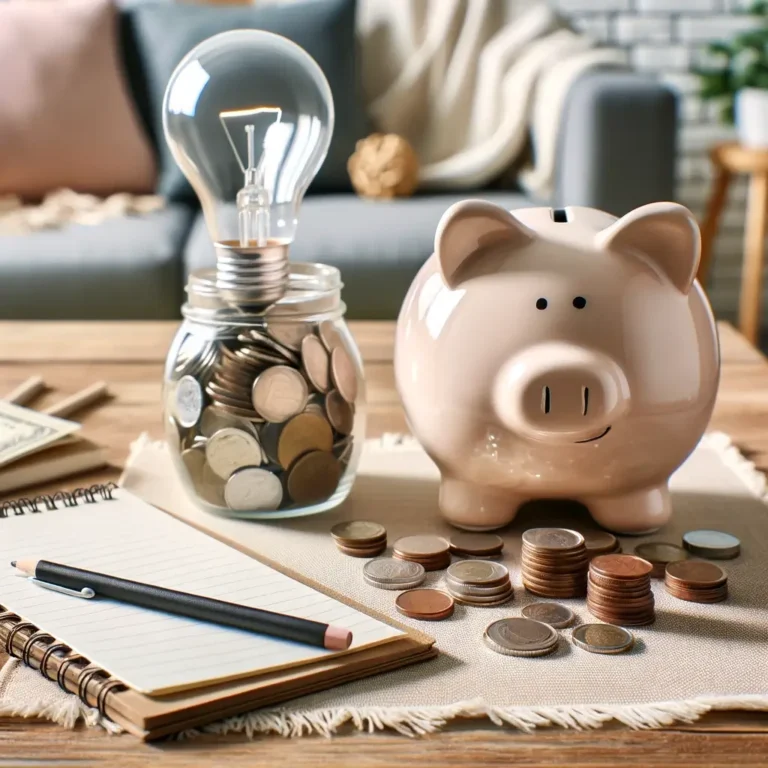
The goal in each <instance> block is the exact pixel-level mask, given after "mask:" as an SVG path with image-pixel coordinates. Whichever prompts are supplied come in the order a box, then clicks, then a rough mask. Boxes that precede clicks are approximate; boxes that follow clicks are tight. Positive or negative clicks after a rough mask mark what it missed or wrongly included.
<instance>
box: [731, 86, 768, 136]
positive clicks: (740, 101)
mask: <svg viewBox="0 0 768 768" xmlns="http://www.w3.org/2000/svg"><path fill="white" fill-rule="evenodd" d="M735 107H736V130H737V131H738V134H739V141H740V142H741V143H742V145H743V146H745V147H751V148H752V149H768V89H764V88H743V89H742V90H740V91H739V92H738V93H737V94H736V103H735Z"/></svg>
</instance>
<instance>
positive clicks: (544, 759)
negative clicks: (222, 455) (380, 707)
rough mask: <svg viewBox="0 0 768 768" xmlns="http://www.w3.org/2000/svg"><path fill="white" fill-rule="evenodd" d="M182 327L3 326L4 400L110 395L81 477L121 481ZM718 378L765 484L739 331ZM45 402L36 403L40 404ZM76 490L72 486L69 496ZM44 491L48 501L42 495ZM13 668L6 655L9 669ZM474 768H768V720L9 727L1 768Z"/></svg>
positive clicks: (378, 381)
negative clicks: (170, 735) (634, 725)
mask: <svg viewBox="0 0 768 768" xmlns="http://www.w3.org/2000/svg"><path fill="white" fill-rule="evenodd" d="M174 331H175V324H174V323H154V322H148V323H0V339H2V342H1V343H0V393H5V392H7V391H10V390H11V389H12V388H13V387H15V386H16V385H17V384H19V383H20V382H21V381H23V380H24V379H26V378H27V377H29V376H32V375H34V374H38V373H39V374H42V375H44V377H45V379H46V381H47V382H48V383H49V384H50V385H51V386H53V387H55V388H56V391H55V392H54V393H52V394H51V395H50V396H49V397H48V398H47V401H49V402H53V401H55V400H56V399H58V398H59V397H61V395H62V394H69V393H72V392H75V391H77V390H78V389H81V388H82V387H84V386H85V385H87V384H88V383H90V382H93V381H96V380H98V379H104V380H106V381H107V382H109V384H110V387H111V389H112V391H113V392H114V394H115V399H114V400H113V401H112V402H111V403H110V404H108V405H107V406H104V407H101V408H98V409H94V410H93V411H92V412H91V413H90V414H85V415H84V417H83V423H84V425H85V430H84V434H86V435H87V436H90V437H91V438H93V439H94V440H96V441H98V442H100V443H102V444H104V445H106V446H108V448H109V451H110V459H111V461H112V462H113V464H114V466H113V467H112V468H110V469H108V470H105V471H102V472H98V473H92V474H91V475H88V476H87V477H86V478H84V479H83V478H78V482H77V484H82V482H85V481H102V480H106V479H115V478H116V477H117V476H118V475H119V471H120V470H119V467H120V465H121V464H122V463H123V462H124V460H125V458H126V453H127V449H128V445H129V443H130V442H131V440H133V439H134V438H135V437H136V436H137V435H138V433H139V432H140V431H141V430H147V431H148V432H150V434H152V435H154V436H157V437H160V436H161V433H162V430H161V422H160V387H161V384H160V382H161V375H162V364H163V361H164V359H165V353H166V350H167V348H168V346H169V344H170V340H171V338H172V336H173V333H174ZM353 331H354V333H355V336H356V338H357V340H358V343H359V344H360V347H361V349H362V351H363V356H364V358H365V361H366V373H367V379H368V395H369V403H370V432H371V434H373V435H376V434H380V433H381V432H383V431H405V421H404V418H403V414H402V411H401V410H400V406H399V404H398V400H397V396H396V394H395V391H394V385H393V374H392V335H393V334H392V331H393V327H392V324H390V323H358V324H354V326H353ZM720 335H721V342H722V351H723V375H722V383H721V389H720V395H719V400H718V405H717V409H716V413H715V416H714V419H713V423H712V426H713V427H714V428H716V429H722V430H724V431H726V432H728V433H730V434H731V435H732V437H733V438H734V440H735V441H736V442H737V444H738V445H739V446H740V447H741V448H742V450H744V451H745V452H746V453H747V454H748V455H749V456H750V458H751V459H752V460H753V461H755V462H756V464H757V465H758V467H759V468H760V469H762V470H763V471H768V362H767V361H766V360H765V358H763V357H762V355H760V353H759V352H757V350H755V349H754V348H753V347H752V346H750V345H749V344H748V343H747V342H746V341H745V340H744V338H743V337H742V336H740V335H739V334H738V333H736V331H734V329H733V328H731V327H730V326H727V325H723V326H721V328H720ZM45 404H46V400H43V401H41V405H45ZM74 484H75V481H74V480H73V481H72V485H74ZM41 490H44V489H41ZM4 661H5V658H4V657H3V656H2V655H0V664H2V663H3V662H4ZM278 763H279V764H281V765H283V766H286V768H302V767H303V766H324V765H333V766H350V767H352V766H353V767H354V768H361V766H380V765H392V764H399V765H415V764H422V763H426V764H428V765H430V766H437V765H450V766H466V767H467V768H470V767H471V768H475V767H476V766H479V765H504V766H508V765H513V764H514V765H526V766H537V765H552V764H557V765H563V764H567V765H569V766H597V765H605V766H615V765H618V764H623V765H627V766H633V765H637V766H643V767H644V768H651V767H652V766H662V765H669V764H671V763H675V764H685V765H696V766H714V765H723V766H725V765H727V766H729V768H732V766H734V765H738V766H758V765H760V766H764V765H766V764H768V716H766V715H761V714H759V713H722V714H719V715H717V716H708V717H706V718H704V719H702V720H700V721H699V722H698V723H696V724H694V725H693V726H690V727H683V726H681V727H679V728H677V729H675V730H666V731H647V732H633V731H629V730H627V729H624V728H613V727H606V728H603V729H601V730H599V731H590V732H586V733H575V732H571V731H563V730H559V729H542V730H540V731H538V732H535V733H533V734H530V735H529V734H520V733H516V732H512V731H509V730H505V729H500V728H496V727H495V726H488V725H487V724H479V723H468V724H466V727H463V728H456V729H452V730H450V731H447V732H443V733H438V734H434V735H429V736H425V737H422V738H418V739H408V738H405V737H402V736H397V735H393V734H391V733H378V734H372V735H368V734H351V735H349V736H341V737H337V738H334V739H332V740H325V739H321V738H319V737H317V738H302V739H281V738H277V737H265V738H259V739H258V740H256V741H254V742H249V741H247V740H246V739H245V738H243V737H241V736H231V737H215V736H206V737H203V738H199V739H196V740H194V741H185V742H163V743H159V744H152V745H148V744H142V743H141V742H139V741H138V740H136V739H134V738H132V737H129V736H124V737H110V736H106V735H105V734H103V733H101V732H100V731H96V730H84V729H79V730H77V731H75V732H72V731H67V730H65V729H63V728H60V727H59V726H57V725H52V724H50V723H47V722H45V721H32V720H23V719H20V718H10V717H7V718H0V768H4V767H5V766H9V765H13V766H17V765H21V764H23V765H25V766H42V765H56V766H63V765H68V766H69V765H77V766H91V765H93V766H95V765H104V764H110V765H111V766H113V768H127V767H128V766H147V765H151V766H153V767H154V766H164V765H169V766H170V765H179V766H202V765H224V764H226V765H228V766H231V768H237V767H238V766H249V768H251V767H252V766H259V765H273V764H278Z"/></svg>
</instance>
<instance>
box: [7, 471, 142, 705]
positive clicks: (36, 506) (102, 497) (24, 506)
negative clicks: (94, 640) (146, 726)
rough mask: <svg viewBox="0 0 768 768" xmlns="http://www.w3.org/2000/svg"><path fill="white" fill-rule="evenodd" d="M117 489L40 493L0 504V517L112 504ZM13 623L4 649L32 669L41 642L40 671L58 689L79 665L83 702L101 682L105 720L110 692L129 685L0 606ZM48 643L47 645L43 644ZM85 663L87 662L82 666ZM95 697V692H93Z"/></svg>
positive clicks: (99, 698)
mask: <svg viewBox="0 0 768 768" xmlns="http://www.w3.org/2000/svg"><path fill="white" fill-rule="evenodd" d="M117 487H118V486H117V485H116V484H115V483H104V484H100V485H92V486H90V487H89V488H75V490H74V491H57V492H56V493H54V494H52V495H49V496H47V495H45V494H41V495H40V496H35V498H34V499H29V498H21V499H14V500H12V501H5V502H3V503H2V504H0V518H4V517H10V516H11V515H14V516H15V515H26V514H38V513H40V512H44V511H45V510H53V509H61V508H62V507H76V506H78V505H79V504H80V503H84V504H95V503H96V502H98V501H109V500H111V499H112V498H113V496H112V493H113V491H114V490H115V489H116V488H117ZM6 622H12V626H11V627H10V628H9V629H8V634H7V635H6V636H5V641H4V650H5V652H6V653H7V654H8V655H9V656H14V657H16V658H20V659H21V660H22V661H23V662H24V663H25V664H26V665H27V666H30V667H31V666H32V663H31V661H32V657H31V654H32V648H33V646H34V645H35V644H36V643H41V645H42V647H43V648H44V649H45V650H44V652H43V656H42V659H41V663H40V666H39V668H38V670H39V672H40V674H41V675H43V677H47V678H48V679H49V680H54V681H55V682H57V683H58V685H59V687H61V688H63V689H64V690H65V691H66V690H68V689H67V687H66V676H67V669H68V668H69V667H71V666H73V665H78V676H77V694H78V696H79V697H80V699H81V700H82V701H83V702H85V704H86V705H88V706H90V702H89V701H88V698H87V697H88V693H89V691H88V686H89V684H91V683H95V682H98V683H99V687H98V690H97V693H96V706H97V708H98V710H99V712H100V713H101V715H102V716H103V717H106V716H107V713H106V703H107V696H108V695H109V694H110V693H117V692H119V691H122V690H125V689H126V688H127V686H126V685H125V684H124V683H122V682H121V681H120V680H114V679H112V678H110V677H109V674H108V673H107V672H105V671H104V670H102V669H100V668H97V667H94V666H93V665H91V664H90V662H89V661H88V659H86V658H85V657H84V656H80V655H79V654H75V653H73V652H72V650H71V649H70V648H69V646H67V645H65V644H64V643H59V642H56V640H55V639H54V638H53V637H52V636H51V635H49V634H48V633H47V632H44V631H42V630H39V629H38V628H37V627H36V626H35V625H34V624H32V623H31V622H28V621H21V620H20V619H19V617H18V616H17V615H16V614H15V613H13V611H6V610H5V608H4V607H3V606H2V605H0V624H3V623H6ZM22 632H26V633H27V637H26V638H25V639H23V644H22V651H21V655H20V656H19V655H17V654H16V653H15V652H14V646H13V641H14V638H15V637H16V635H18V636H19V638H21V633H22ZM44 641H47V644H43V642H44ZM58 651H65V652H66V653H65V655H64V656H63V657H62V656H56V655H55V654H56V653H57V652H58ZM52 658H58V659H59V665H58V668H57V669H56V671H55V673H54V674H53V675H49V674H48V665H49V662H50V660H51V659H52ZM83 662H85V663H84V664H83ZM91 695H92V696H93V691H91Z"/></svg>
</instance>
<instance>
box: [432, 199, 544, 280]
mask: <svg viewBox="0 0 768 768" xmlns="http://www.w3.org/2000/svg"><path fill="white" fill-rule="evenodd" d="M534 237H535V235H534V233H533V232H532V231H531V230H530V229H528V228H527V227H526V226H525V225H523V224H521V223H520V222H519V221H518V220H517V219H516V218H515V217H514V216H513V215H512V214H511V213H510V212H509V211H506V210H504V208H500V207H499V206H498V205H493V204H492V203H487V202H485V201H484V200H463V201H462V202H460V203H455V204H454V205H452V206H451V207H450V208H449V209H448V210H447V211H446V212H445V213H444V214H443V218H442V219H440V223H439V224H438V225H437V232H436V233H435V254H436V255H437V260H438V263H439V264H440V271H441V272H442V274H443V279H444V280H445V282H446V284H447V285H448V287H449V288H455V287H456V283H457V280H456V273H457V272H458V270H459V267H461V265H462V264H464V263H465V262H466V261H467V259H469V258H471V257H472V256H474V255H475V254H476V253H477V252H478V251H480V250H482V249H483V248H487V247H488V246H490V245H496V244H498V243H507V244H509V246H510V247H511V248H522V247H523V246H525V245H527V244H528V243H530V242H531V241H532V240H533V239H534Z"/></svg>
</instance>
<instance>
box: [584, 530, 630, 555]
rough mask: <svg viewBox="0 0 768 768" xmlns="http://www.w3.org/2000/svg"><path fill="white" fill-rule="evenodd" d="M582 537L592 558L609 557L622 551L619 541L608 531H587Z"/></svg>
mask: <svg viewBox="0 0 768 768" xmlns="http://www.w3.org/2000/svg"><path fill="white" fill-rule="evenodd" d="M582 535H583V536H584V545H585V546H586V548H587V553H588V554H589V556H590V557H596V556H597V555H608V554H611V553H613V552H619V551H620V550H621V544H620V543H619V540H618V539H617V538H616V537H615V536H614V535H613V534H612V533H608V531H585V532H584V533H583V534H582Z"/></svg>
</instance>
